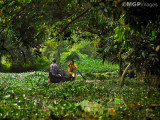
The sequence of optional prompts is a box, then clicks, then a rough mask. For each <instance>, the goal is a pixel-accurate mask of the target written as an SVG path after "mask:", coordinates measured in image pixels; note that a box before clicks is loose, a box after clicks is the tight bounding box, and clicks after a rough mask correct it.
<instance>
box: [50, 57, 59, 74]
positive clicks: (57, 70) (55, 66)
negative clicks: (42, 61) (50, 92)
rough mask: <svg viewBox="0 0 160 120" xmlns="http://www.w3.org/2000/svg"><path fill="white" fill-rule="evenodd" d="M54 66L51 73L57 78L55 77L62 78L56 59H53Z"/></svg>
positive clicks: (52, 65) (51, 67)
mask: <svg viewBox="0 0 160 120" xmlns="http://www.w3.org/2000/svg"><path fill="white" fill-rule="evenodd" d="M52 62H53V63H52V64H51V65H50V73H51V74H52V75H53V76H55V77H60V76H61V74H60V70H59V66H58V65H57V64H56V59H55V58H53V59H52Z"/></svg>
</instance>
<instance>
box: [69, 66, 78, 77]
mask: <svg viewBox="0 0 160 120" xmlns="http://www.w3.org/2000/svg"><path fill="white" fill-rule="evenodd" d="M68 67H69V68H68V72H69V73H71V74H74V76H76V68H77V65H76V64H74V65H71V64H69V65H68Z"/></svg>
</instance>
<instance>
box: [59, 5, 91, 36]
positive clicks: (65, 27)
mask: <svg viewBox="0 0 160 120" xmlns="http://www.w3.org/2000/svg"><path fill="white" fill-rule="evenodd" d="M89 10H90V8H87V9H86V10H85V11H83V12H82V13H81V14H80V15H78V16H77V17H75V18H74V19H72V20H71V22H69V23H67V24H66V25H65V26H64V27H63V28H62V29H61V30H60V31H59V33H60V34H61V33H63V32H64V31H65V30H66V29H67V28H68V26H69V25H70V24H72V23H73V22H74V21H75V20H77V19H78V18H80V17H82V16H83V15H84V14H86V13H87V12H88V11H89Z"/></svg>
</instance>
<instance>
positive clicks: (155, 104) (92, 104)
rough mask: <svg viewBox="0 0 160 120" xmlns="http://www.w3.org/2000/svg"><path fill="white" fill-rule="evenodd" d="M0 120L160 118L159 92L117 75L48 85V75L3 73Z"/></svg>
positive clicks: (110, 74) (78, 78) (44, 73)
mask: <svg viewBox="0 0 160 120" xmlns="http://www.w3.org/2000/svg"><path fill="white" fill-rule="evenodd" d="M0 75H1V77H0V85H1V89H0V91H1V92H0V96H1V98H0V100H1V102H0V119H54V120H55V119H102V120H103V119H117V120H121V119H133V120H134V119H139V120H140V119H153V120H157V119H159V117H160V108H159V104H160V103H159V101H160V98H159V95H160V93H159V91H158V89H155V90H152V91H151V90H150V89H149V87H148V86H146V85H145V83H144V82H142V81H139V80H137V79H127V80H126V85H125V86H124V87H123V88H121V87H117V82H118V81H119V79H118V77H117V73H114V72H107V75H106V74H105V77H106V79H105V80H104V79H101V80H95V81H92V80H88V81H84V80H80V79H81V77H80V76H79V75H78V77H77V79H76V80H75V81H70V82H65V83H57V84H53V83H48V80H47V77H48V73H46V72H28V73H0Z"/></svg>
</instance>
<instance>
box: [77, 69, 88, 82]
mask: <svg viewBox="0 0 160 120" xmlns="http://www.w3.org/2000/svg"><path fill="white" fill-rule="evenodd" d="M77 71H78V72H79V74H80V75H81V76H82V78H83V79H84V80H86V78H85V77H84V76H83V75H82V74H81V72H80V71H79V70H78V69H77Z"/></svg>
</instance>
